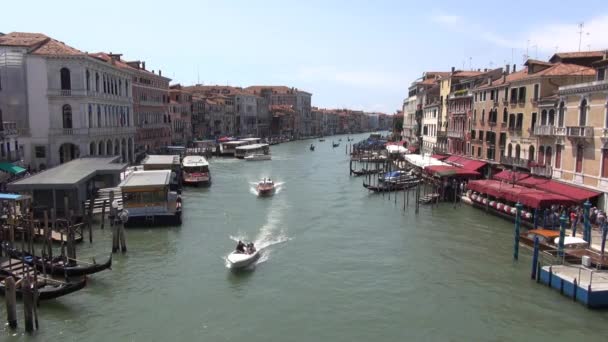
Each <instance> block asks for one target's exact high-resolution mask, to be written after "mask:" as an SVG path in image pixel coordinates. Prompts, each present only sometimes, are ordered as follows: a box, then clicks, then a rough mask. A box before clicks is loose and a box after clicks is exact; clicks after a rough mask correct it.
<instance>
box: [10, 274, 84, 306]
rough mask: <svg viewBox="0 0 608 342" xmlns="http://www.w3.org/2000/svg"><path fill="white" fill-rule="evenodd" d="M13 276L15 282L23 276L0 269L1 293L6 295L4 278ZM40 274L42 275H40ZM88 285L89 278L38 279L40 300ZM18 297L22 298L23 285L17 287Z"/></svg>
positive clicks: (63, 294) (59, 295)
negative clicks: (68, 279)
mask: <svg viewBox="0 0 608 342" xmlns="http://www.w3.org/2000/svg"><path fill="white" fill-rule="evenodd" d="M11 276H12V277H13V278H14V279H15V282H18V281H19V280H21V277H19V276H17V275H16V274H14V273H12V272H9V271H7V270H3V269H0V294H2V295H4V294H5V292H6V288H5V285H4V279H6V278H8V277H11ZM39 276H40V275H39ZM86 285H87V279H86V278H82V279H80V280H78V281H76V282H61V281H56V282H55V281H53V280H51V279H48V280H47V279H40V278H39V280H38V300H48V299H55V298H58V297H61V296H65V295H67V294H70V293H73V292H76V291H78V290H82V289H83V288H84V287H85V286H86ZM16 294H17V297H19V298H21V297H22V296H23V293H22V292H21V287H20V286H17V289H16Z"/></svg>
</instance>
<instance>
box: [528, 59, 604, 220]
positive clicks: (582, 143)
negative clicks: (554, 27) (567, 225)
mask: <svg viewBox="0 0 608 342" xmlns="http://www.w3.org/2000/svg"><path fill="white" fill-rule="evenodd" d="M602 58H603V59H601V60H597V61H595V62H593V63H592V64H591V65H592V66H593V67H594V68H595V75H594V77H593V78H592V79H588V78H587V76H586V75H585V76H580V78H586V79H587V82H580V83H576V84H571V85H562V86H560V87H559V90H558V92H557V97H556V98H555V100H554V106H553V107H551V109H550V111H553V113H554V115H553V116H554V117H553V118H552V119H551V120H550V119H549V117H547V119H546V120H547V122H546V123H545V124H544V125H541V126H537V127H536V132H537V133H543V134H545V133H547V134H545V135H543V145H541V146H540V147H539V151H538V155H539V158H540V157H541V149H543V148H544V152H545V159H544V160H542V161H541V160H539V162H543V163H544V164H545V165H547V166H548V167H551V168H552V176H553V178H554V179H557V180H561V181H564V182H566V183H570V184H574V185H577V186H582V187H585V188H589V189H592V190H596V191H600V192H602V193H603V194H602V196H600V201H599V203H598V205H599V206H600V207H602V208H603V209H604V210H605V209H606V208H607V207H608V198H607V195H606V193H605V192H606V191H608V111H607V108H608V95H607V94H608V80H607V78H606V76H607V75H606V74H607V73H606V70H607V68H608V56H606V54H603V55H602ZM580 72H581V73H584V74H587V69H580ZM548 116H549V114H548ZM555 116H556V117H555ZM540 127H543V128H542V130H544V131H543V132H541V129H539V128H540ZM545 131H546V132H545ZM548 133H553V136H548ZM547 151H549V152H547ZM551 151H554V152H553V153H551Z"/></svg>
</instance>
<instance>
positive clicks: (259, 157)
mask: <svg viewBox="0 0 608 342" xmlns="http://www.w3.org/2000/svg"><path fill="white" fill-rule="evenodd" d="M270 159H272V157H271V156H270V154H261V155H259V154H258V155H253V156H246V157H245V160H247V161H258V160H270Z"/></svg>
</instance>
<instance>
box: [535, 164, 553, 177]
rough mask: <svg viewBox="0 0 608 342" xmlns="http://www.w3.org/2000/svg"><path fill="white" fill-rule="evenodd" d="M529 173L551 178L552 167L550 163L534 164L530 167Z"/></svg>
mask: <svg viewBox="0 0 608 342" xmlns="http://www.w3.org/2000/svg"><path fill="white" fill-rule="evenodd" d="M530 173H531V174H533V175H536V176H541V177H547V178H551V177H552V176H553V168H552V167H551V166H550V165H535V166H531V167H530Z"/></svg>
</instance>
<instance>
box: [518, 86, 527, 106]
mask: <svg viewBox="0 0 608 342" xmlns="http://www.w3.org/2000/svg"><path fill="white" fill-rule="evenodd" d="M517 100H518V102H520V103H523V102H526V87H519V96H518V98H517Z"/></svg>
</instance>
